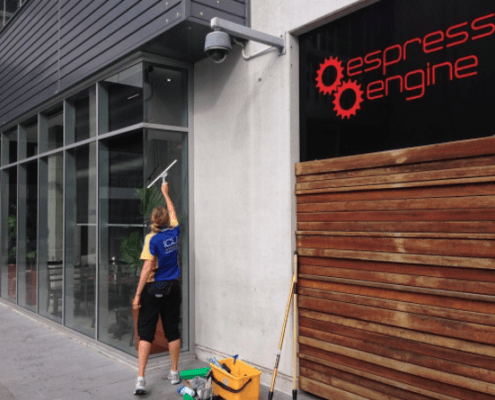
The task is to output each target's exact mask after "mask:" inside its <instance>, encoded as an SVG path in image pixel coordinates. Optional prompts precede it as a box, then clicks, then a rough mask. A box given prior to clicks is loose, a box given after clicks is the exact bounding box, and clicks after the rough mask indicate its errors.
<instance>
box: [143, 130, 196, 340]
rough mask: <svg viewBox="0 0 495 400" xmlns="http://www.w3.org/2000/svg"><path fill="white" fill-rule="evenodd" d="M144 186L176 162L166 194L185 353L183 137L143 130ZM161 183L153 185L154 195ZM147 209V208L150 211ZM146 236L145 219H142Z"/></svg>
mask: <svg viewBox="0 0 495 400" xmlns="http://www.w3.org/2000/svg"><path fill="white" fill-rule="evenodd" d="M144 160H145V174H144V176H145V184H146V186H148V185H149V184H150V183H151V182H153V181H154V180H155V178H156V177H158V176H159V175H160V173H161V172H162V171H163V170H165V169H166V168H167V167H168V166H169V165H170V164H171V163H172V162H173V161H174V160H177V162H176V163H175V164H174V165H173V166H172V167H171V168H170V169H169V170H168V172H167V182H169V194H170V198H171V199H172V202H173V203H174V207H175V210H176V212H177V218H178V220H179V225H180V238H179V266H180V269H181V286H182V309H181V324H180V331H181V337H182V341H181V345H182V349H183V350H187V349H188V342H187V338H188V337H189V326H188V324H187V321H188V314H187V313H188V310H189V292H188V287H189V284H188V283H189V217H188V215H189V213H188V210H189V206H188V204H189V203H188V173H187V170H188V169H187V134H185V133H180V132H171V131H159V130H152V129H147V130H146V131H145V147H144ZM160 184H161V179H158V181H157V182H156V183H155V184H154V187H155V188H156V191H157V193H159V188H160ZM150 208H151V207H150ZM145 222H146V224H147V228H146V231H145V234H147V233H149V232H150V230H149V224H148V223H149V217H147V218H145Z"/></svg>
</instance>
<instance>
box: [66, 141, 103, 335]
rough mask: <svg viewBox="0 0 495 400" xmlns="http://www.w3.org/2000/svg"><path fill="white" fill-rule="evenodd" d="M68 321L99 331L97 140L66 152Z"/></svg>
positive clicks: (90, 332) (88, 331)
mask: <svg viewBox="0 0 495 400" xmlns="http://www.w3.org/2000/svg"><path fill="white" fill-rule="evenodd" d="M65 174H66V178H65V182H66V190H65V193H66V212H65V227H66V231H65V243H66V245H65V325H66V326H68V327H69V328H73V329H75V330H77V331H79V332H81V333H84V334H86V335H88V336H91V337H94V335H95V305H96V303H95V301H96V298H95V294H96V292H95V285H96V143H91V144H89V145H86V146H81V147H77V148H75V149H73V150H70V151H68V152H67V153H66V171H65Z"/></svg>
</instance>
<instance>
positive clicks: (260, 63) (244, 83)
mask: <svg viewBox="0 0 495 400" xmlns="http://www.w3.org/2000/svg"><path fill="white" fill-rule="evenodd" d="M351 3H353V4H356V3H359V4H361V3H363V2H362V1H352V0H251V27H252V28H253V29H257V30H260V31H263V32H265V33H269V34H272V35H276V36H279V35H281V34H284V35H285V32H288V31H294V30H298V29H301V28H302V27H304V26H306V25H307V24H311V23H312V22H314V21H315V20H323V19H324V18H326V17H328V16H329V15H332V14H333V13H334V12H335V11H338V10H340V9H342V8H343V7H344V6H346V5H350V4H351ZM311 26H312V27H313V26H314V25H311ZM286 36H287V40H288V43H289V46H287V47H288V48H287V52H286V54H285V55H282V56H278V55H277V52H276V51H274V52H271V53H268V54H266V55H263V56H261V57H258V58H255V59H253V60H250V61H245V60H244V59H243V58H242V56H241V54H240V48H239V46H234V49H233V51H232V53H231V54H230V55H229V57H228V58H227V60H226V61H225V62H224V63H222V64H214V63H213V62H212V61H210V60H209V59H207V58H206V59H204V60H202V61H200V62H198V63H196V64H195V66H194V139H193V140H194V154H193V160H194V176H193V179H194V193H193V201H194V219H195V222H194V250H193V251H194V262H195V282H196V286H195V291H196V295H195V297H196V304H195V315H196V328H195V336H196V352H197V354H198V357H199V358H201V359H206V358H207V357H209V356H211V355H212V354H218V355H220V356H223V355H228V356H230V355H233V354H240V355H241V356H242V358H243V359H244V360H246V361H247V362H248V363H250V364H251V365H254V366H256V367H258V368H260V369H261V370H262V371H263V372H264V374H263V375H262V382H264V383H269V382H270V379H271V372H272V369H273V366H274V362H275V356H276V352H277V347H278V341H279V338H280V333H281V328H282V322H283V317H284V312H285V307H286V302H287V297H288V294H289V289H290V284H291V279H292V269H293V268H292V259H293V251H294V231H295V228H296V227H295V223H294V222H295V221H294V215H295V199H294V195H293V192H294V176H293V175H294V163H295V162H297V161H298V157H299V148H298V143H299V136H298V135H299V132H298V107H299V103H298V84H297V81H298V70H297V68H298V52H297V51H298V49H297V38H293V37H291V35H286ZM262 47H263V46H262V45H258V44H256V43H249V45H248V48H247V53H248V54H249V53H252V52H253V51H256V50H258V49H260V48H262ZM279 371H280V372H279V377H278V378H277V387H278V388H281V389H282V390H286V391H290V390H291V389H292V387H291V383H290V379H284V378H288V377H290V376H291V375H292V316H291V320H290V323H289V324H288V326H287V332H286V336H285V341H284V348H283V352H282V356H281V362H280V369H279ZM284 375H285V376H284Z"/></svg>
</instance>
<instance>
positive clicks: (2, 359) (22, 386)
mask: <svg viewBox="0 0 495 400" xmlns="http://www.w3.org/2000/svg"><path fill="white" fill-rule="evenodd" d="M0 338H1V340H0V400H86V399H102V400H103V399H104V400H117V399H118V400H125V399H133V400H137V399H139V400H140V399H143V400H145V399H146V400H152V399H153V400H154V399H160V400H165V399H170V400H172V399H177V400H181V399H182V396H180V395H179V394H177V386H176V385H175V386H173V385H171V384H170V383H169V381H168V380H165V379H164V375H165V374H166V372H168V370H169V368H170V364H168V365H167V364H164V362H163V361H161V362H158V363H157V362H156V361H155V360H156V359H154V360H150V365H149V368H148V370H147V373H146V384H147V385H146V388H147V390H148V393H147V394H146V395H144V396H134V395H133V390H134V385H135V379H136V373H137V360H136V359H135V358H134V359H130V360H131V361H134V360H135V361H134V362H133V363H130V362H129V359H128V360H119V359H117V358H114V357H111V356H110V355H109V354H105V353H101V352H99V351H98V350H97V349H96V348H93V347H91V346H88V345H86V344H84V343H83V342H82V341H79V340H77V339H74V338H71V337H70V336H69V335H67V334H66V333H65V332H60V331H59V330H57V329H54V328H52V327H50V324H49V323H44V322H43V321H42V322H40V321H37V317H36V316H34V318H32V317H30V316H29V314H25V313H24V312H19V311H17V310H16V309H15V308H12V307H10V306H9V305H5V302H1V301H0ZM134 364H135V365H134ZM153 364H155V365H153ZM179 366H180V368H181V369H191V368H200V367H204V366H207V364H206V363H204V362H202V361H199V360H197V359H195V358H192V357H191V358H189V359H181V361H180V364H179ZM267 398H268V388H267V387H266V386H263V385H262V386H261V389H260V399H267ZM289 399H292V395H290V396H289V395H286V394H284V393H279V392H276V393H275V394H274V400H289ZM298 399H300V400H309V399H312V400H314V399H316V398H315V397H312V396H305V395H303V394H302V393H300V394H299V395H298Z"/></svg>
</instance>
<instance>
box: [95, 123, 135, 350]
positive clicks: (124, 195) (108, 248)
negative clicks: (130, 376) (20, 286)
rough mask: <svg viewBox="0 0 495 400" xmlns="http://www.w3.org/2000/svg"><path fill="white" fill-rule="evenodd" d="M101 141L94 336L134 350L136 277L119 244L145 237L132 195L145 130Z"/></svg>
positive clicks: (111, 343) (121, 347)
mask: <svg viewBox="0 0 495 400" xmlns="http://www.w3.org/2000/svg"><path fill="white" fill-rule="evenodd" d="M99 145H100V148H99V184H100V188H99V189H100V198H99V216H100V235H99V237H100V254H99V287H98V290H99V292H98V293H99V295H98V311H99V313H98V315H99V319H98V339H99V340H100V341H102V342H104V343H107V344H109V345H111V346H114V347H117V348H119V349H121V350H123V351H126V352H128V353H131V354H136V350H135V341H134V328H133V314H132V307H131V300H132V297H133V296H134V293H135V290H136V287H137V283H138V280H139V277H138V276H137V275H136V274H135V273H134V272H132V271H129V269H128V268H127V264H124V263H123V262H121V260H120V258H121V256H120V243H121V241H122V239H126V238H128V237H129V236H130V235H131V234H132V233H134V232H136V233H137V234H138V235H139V239H140V240H139V243H140V245H141V244H142V240H143V224H142V218H141V217H140V214H139V198H138V197H137V196H136V195H135V193H134V192H135V189H136V188H140V187H142V186H143V132H142V131H141V130H139V131H134V132H131V133H127V134H123V135H119V136H118V137H114V138H111V139H108V140H104V141H101V142H100V144H99ZM138 251H139V252H140V251H141V248H139V250H138ZM138 257H139V256H138Z"/></svg>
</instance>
